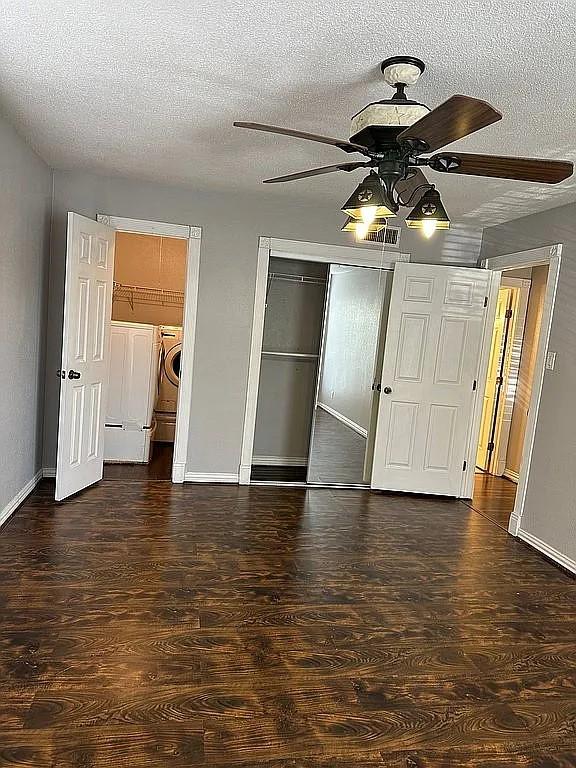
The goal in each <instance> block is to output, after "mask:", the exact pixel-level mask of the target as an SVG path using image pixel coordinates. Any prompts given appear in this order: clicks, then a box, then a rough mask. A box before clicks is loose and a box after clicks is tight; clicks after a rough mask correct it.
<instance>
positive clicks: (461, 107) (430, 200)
mask: <svg viewBox="0 0 576 768" xmlns="http://www.w3.org/2000/svg"><path fill="white" fill-rule="evenodd" d="M424 69H425V65H424V62H423V61H421V60H420V59H417V58H414V57H412V56H393V57H391V58H388V59H385V60H384V61H383V62H382V64H381V71H382V74H383V76H384V80H385V81H386V83H387V84H388V85H390V86H391V87H392V88H394V89H395V93H394V95H393V96H392V97H391V98H390V99H384V100H383V101H378V102H375V103H372V104H368V105H367V106H366V107H364V108H363V109H361V110H360V112H358V114H356V115H355V116H354V117H353V118H352V129H351V136H350V139H349V140H348V141H346V140H344V139H335V138H332V137H330V136H321V135H318V134H315V133H307V132H305V131H298V130H292V129H290V128H279V127H277V126H274V125H263V124H261V123H251V122H235V123H234V125H235V126H236V127H238V128H249V129H252V130H256V131H267V132H269V133H276V134H281V135H285V136H293V137H295V138H299V139H306V140H308V141H316V142H320V143H322V144H331V145H333V146H335V147H337V148H338V149H341V150H343V151H344V152H347V153H354V152H358V153H360V154H361V155H364V157H365V158H367V159H366V160H359V161H358V160H357V161H354V162H345V163H337V164H335V165H327V166H324V167H321V168H312V169H311V170H307V171H301V172H300V173H291V174H288V175H287V176H277V177H276V178H272V179H265V180H264V183H265V184H278V183H280V182H287V181H295V180H297V179H305V178H308V177H309V176H318V175H320V174H325V173H334V172H336V171H346V172H350V171H355V170H357V169H360V168H369V169H371V170H370V173H369V174H368V176H367V177H366V178H365V179H364V181H363V182H362V184H360V185H359V187H358V188H357V189H356V190H355V192H354V194H353V195H352V196H351V197H350V199H349V200H348V201H347V202H346V203H345V204H344V206H343V207H342V210H343V211H345V212H346V213H348V215H349V217H350V219H349V221H348V222H347V224H349V223H350V221H351V222H352V223H353V222H355V221H357V222H359V223H361V227H359V229H358V230H357V234H358V231H360V230H361V231H362V232H368V231H370V229H369V228H370V227H371V226H372V228H373V229H372V231H377V230H375V227H376V226H377V222H378V221H380V220H385V219H386V217H388V216H394V215H395V214H396V213H397V212H398V210H399V208H400V206H409V207H410V206H413V205H414V204H415V203H416V206H415V208H414V209H413V211H412V212H411V213H410V215H409V216H408V217H407V218H406V223H407V224H408V226H413V227H417V228H420V229H423V231H424V233H425V234H427V235H428V236H429V235H430V234H431V233H432V232H433V231H434V230H435V229H436V228H445V229H446V228H448V227H449V226H450V220H449V218H448V215H447V213H446V210H445V209H444V206H443V205H442V201H441V199H440V195H439V193H438V191H437V190H436V189H435V187H434V185H433V184H431V183H430V182H428V180H427V179H426V177H425V176H424V174H423V172H422V170H421V169H422V168H423V167H428V168H431V169H432V170H434V171H437V172H439V173H449V174H461V175H466V176H487V177H495V178H500V179H513V180H516V181H533V182H540V183H543V184H557V183H558V182H560V181H563V180H564V179H567V178H568V177H569V176H571V175H572V173H573V170H574V167H573V164H572V163H571V162H568V161H564V160H542V159H535V158H525V157H502V156H499V155H483V154H470V153H464V152H452V151H450V150H444V151H442V152H437V150H439V149H442V148H443V147H445V146H446V145H447V144H451V143H452V142H453V141H456V140H457V139H461V138H463V137H464V136H468V135H470V134H472V133H475V132H476V131H479V130H480V129H481V128H486V127H487V126H489V125H491V124H492V123H496V122H497V121H498V120H501V119H502V114H501V113H500V112H499V111H498V110H497V109H494V107H492V106H491V105H490V104H488V103H487V102H486V101H482V100H481V99H476V98H472V97H471V96H462V95H456V96H451V97H450V98H449V99H448V100H447V101H445V102H444V103H443V104H440V106H438V107H436V108H435V109H432V110H430V109H429V108H428V107H427V106H426V105H424V104H421V103H419V102H417V101H413V100H411V99H408V97H407V96H406V93H405V91H406V88H407V87H409V86H412V85H414V84H415V83H416V82H417V81H418V79H419V77H420V75H421V74H422V73H423V72H424ZM431 153H436V154H431ZM382 226H384V224H382ZM344 228H346V225H345V227H344ZM349 228H350V227H349ZM352 228H353V227H352Z"/></svg>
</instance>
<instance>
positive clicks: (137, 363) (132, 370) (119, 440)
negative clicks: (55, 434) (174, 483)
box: [104, 321, 160, 463]
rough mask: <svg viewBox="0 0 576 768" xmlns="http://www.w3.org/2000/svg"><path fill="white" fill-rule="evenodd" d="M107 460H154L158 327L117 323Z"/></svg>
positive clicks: (112, 345) (114, 325) (113, 333)
mask: <svg viewBox="0 0 576 768" xmlns="http://www.w3.org/2000/svg"><path fill="white" fill-rule="evenodd" d="M110 336H111V338H110V361H111V365H110V381H109V386H108V402H107V407H106V426H105V430H104V431H105V439H104V459H105V460H106V461H119V462H120V461H123V462H142V463H146V462H148V461H149V459H150V444H151V440H152V436H153V431H154V421H153V415H154V404H155V400H156V392H157V382H158V364H159V356H160V335H159V331H158V328H157V327H156V326H155V325H144V324H141V323H124V322H118V321H113V322H112V330H111V335H110Z"/></svg>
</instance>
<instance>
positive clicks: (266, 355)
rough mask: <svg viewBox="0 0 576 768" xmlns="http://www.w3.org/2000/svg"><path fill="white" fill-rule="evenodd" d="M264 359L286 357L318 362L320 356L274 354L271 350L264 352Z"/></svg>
mask: <svg viewBox="0 0 576 768" xmlns="http://www.w3.org/2000/svg"><path fill="white" fill-rule="evenodd" d="M262 357H284V358H288V359H292V360H318V355H312V354H308V353H307V352H274V351H272V350H269V349H263V350H262Z"/></svg>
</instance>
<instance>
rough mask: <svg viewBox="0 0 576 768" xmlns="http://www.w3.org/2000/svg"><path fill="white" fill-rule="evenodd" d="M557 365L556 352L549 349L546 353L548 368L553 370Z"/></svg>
mask: <svg viewBox="0 0 576 768" xmlns="http://www.w3.org/2000/svg"><path fill="white" fill-rule="evenodd" d="M555 365H556V352H551V351H550V350H548V352H547V353H546V370H547V371H553V370H554V367H555Z"/></svg>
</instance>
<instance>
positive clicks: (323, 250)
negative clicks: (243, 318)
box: [238, 236, 410, 487]
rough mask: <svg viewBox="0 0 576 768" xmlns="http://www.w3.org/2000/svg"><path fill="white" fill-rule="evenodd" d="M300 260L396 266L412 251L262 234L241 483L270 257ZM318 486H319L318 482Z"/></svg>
mask: <svg viewBox="0 0 576 768" xmlns="http://www.w3.org/2000/svg"><path fill="white" fill-rule="evenodd" d="M271 257H274V258H279V259H292V260H296V261H316V262H320V263H323V264H344V265H350V266H356V267H376V268H378V269H389V270H393V269H394V264H395V263H396V262H397V261H410V254H409V253H401V252H400V251H394V250H392V249H386V248H384V249H381V248H374V247H372V246H366V247H363V246H349V245H329V244H327V243H313V242H309V241H304V240H285V239H282V238H276V237H263V236H262V237H259V238H258V261H257V266H256V281H255V291H254V311H253V315H252V333H251V338H250V359H249V364H248V381H247V386H246V401H245V407H244V427H243V430H242V449H241V454H240V466H239V468H238V478H239V483H240V485H250V482H251V481H250V475H251V472H252V454H253V449H254V432H255V429H256V408H257V405H258V389H259V385H260V358H261V355H262V339H263V335H264V314H265V310H266V285H267V281H268V264H269V262H270V258H271ZM317 487H318V486H317Z"/></svg>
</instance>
